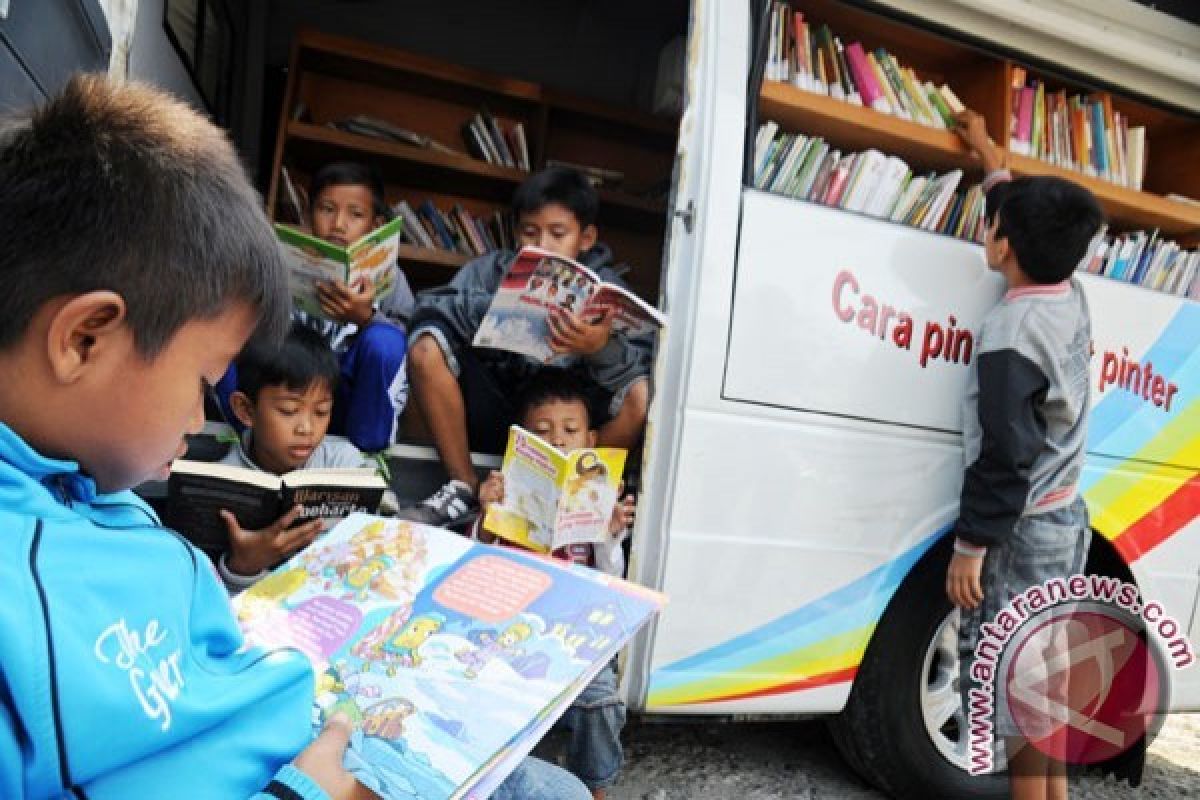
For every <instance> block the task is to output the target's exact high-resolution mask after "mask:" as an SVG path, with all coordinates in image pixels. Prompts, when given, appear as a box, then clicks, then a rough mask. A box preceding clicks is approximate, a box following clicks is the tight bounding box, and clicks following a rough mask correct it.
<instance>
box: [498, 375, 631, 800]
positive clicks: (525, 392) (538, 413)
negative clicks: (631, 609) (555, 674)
mask: <svg viewBox="0 0 1200 800" xmlns="http://www.w3.org/2000/svg"><path fill="white" fill-rule="evenodd" d="M516 404H517V408H518V409H519V411H518V413H519V416H518V420H519V421H520V424H521V426H522V427H523V428H525V429H527V430H530V431H533V432H534V433H536V434H537V435H538V436H540V437H542V438H543V439H545V440H546V441H548V442H550V443H551V444H553V445H554V446H555V447H557V448H558V449H559V450H561V451H564V452H570V451H572V450H578V449H580V448H586V447H594V446H595V445H596V440H597V432H596V430H595V429H594V428H593V426H592V422H591V416H590V414H589V412H588V398H587V396H586V394H585V393H584V391H583V387H582V385H581V384H580V382H579V380H578V379H577V378H575V377H574V376H572V375H571V374H569V373H567V372H564V371H562V370H556V369H547V370H543V371H542V372H540V373H539V374H538V375H536V376H535V377H534V378H532V379H531V380H530V381H529V382H528V383H527V384H526V385H525V386H524V387H523V388H522V390H521V393H520V395H519V396H518V398H517V403H516ZM479 502H480V504H481V506H482V507H483V510H484V511H485V512H486V511H487V509H488V507H489V506H491V505H493V504H498V503H503V502H504V476H503V475H502V474H501V473H499V472H492V473H491V474H490V475H488V478H487V480H486V481H484V482H483V484H482V485H481V486H480V487H479ZM634 513H635V507H634V500H633V497H632V496H626V497H625V498H624V499H622V500H621V501H620V502H618V503H617V504H616V506H615V507H614V508H613V512H612V520H611V522H610V524H609V528H608V531H609V536H608V537H607V538H606V539H605V540H604V541H601V542H597V543H579V544H573V545H569V546H568V547H566V548H564V549H563V550H560V551H556V552H555V555H556V556H559V557H561V558H566V559H568V560H571V561H574V562H576V563H580V564H584V565H586V566H589V567H593V568H595V569H599V570H600V571H602V572H606V573H608V574H610V575H615V576H617V577H621V576H622V574H623V573H624V571H625V555H624V551H623V550H622V542H623V540H624V538H625V536H626V534H627V532H628V530H629V526H630V525H631V524H632V523H633V519H634ZM481 519H482V517H481ZM475 535H476V537H477V538H479V540H480V541H484V542H495V541H498V540H497V539H496V537H494V536H493V535H492V534H490V533H489V532H488V531H487V530H485V529H483V527H482V525H481V523H480V522H477V523H476V525H475ZM562 724H564V725H566V726H567V727H569V728H570V730H571V736H570V741H569V744H568V747H567V768H568V769H569V770H571V772H573V773H575V775H577V776H578V777H579V779H580V780H582V781H583V782H584V784H585V785H586V786H587V787H588V789H590V790H591V792H592V797H594V798H596V799H597V800H603V798H604V796H605V793H606V791H607V789H608V787H610V786H612V785H613V784H615V783H616V781H617V776H618V775H619V774H620V771H621V765H622V763H623V762H624V755H623V753H622V751H621V740H620V735H621V728H623V727H624V725H625V704H624V703H622V702H621V699H620V697H619V696H618V695H617V672H616V665H615V663H610V664H609V665H608V666H607V667H605V668H604V669H603V670H601V672H600V673H599V674H597V675H596V678H595V679H594V680H593V681H592V682H591V684H589V685H588V687H587V688H586V689H584V690H583V692H582V694H580V695H579V697H578V698H577V699H576V700H575V702H574V703H573V704H572V705H571V708H570V709H569V710H568V711H567V713H566V714H565V715H564V716H563V719H562Z"/></svg>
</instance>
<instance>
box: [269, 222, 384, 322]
mask: <svg viewBox="0 0 1200 800" xmlns="http://www.w3.org/2000/svg"><path fill="white" fill-rule="evenodd" d="M403 227H404V220H403V219H401V218H400V217H396V218H395V219H393V220H392V221H391V222H388V223H387V224H385V225H381V226H380V227H378V228H376V229H375V230H373V231H371V232H370V233H368V234H367V235H366V236H364V237H362V238H361V239H359V240H358V241H357V242H355V243H353V244H351V245H350V246H349V247H338V246H337V245H336V244H331V243H330V242H327V241H325V240H324V239H318V238H317V237H316V236H313V235H312V234H309V233H305V232H304V231H300V230H296V229H295V228H292V227H289V226H287V225H278V224H277V225H276V226H275V233H276V235H277V236H278V237H279V241H280V242H282V243H283V247H284V250H285V251H286V252H287V253H288V256H289V260H288V265H289V266H290V267H291V270H290V273H289V276H288V284H289V286H290V288H291V290H292V301H293V302H294V303H295V305H296V307H297V308H299V309H300V310H302V311H304V312H305V313H307V314H310V315H312V316H315V317H322V318H323V317H324V316H325V313H324V312H323V311H321V304H320V302H319V301H318V300H317V288H316V284H317V283H318V282H319V281H333V280H340V281H343V282H344V283H346V284H351V283H353V282H354V281H356V280H358V279H359V278H369V279H370V280H371V283H372V284H373V285H374V287H375V297H376V299H378V298H380V297H382V296H384V295H386V294H387V293H388V292H390V291H391V290H392V284H393V281H394V272H393V270H392V267H393V266H395V264H396V255H397V254H398V253H399V252H400V232H401V229H402V228H403Z"/></svg>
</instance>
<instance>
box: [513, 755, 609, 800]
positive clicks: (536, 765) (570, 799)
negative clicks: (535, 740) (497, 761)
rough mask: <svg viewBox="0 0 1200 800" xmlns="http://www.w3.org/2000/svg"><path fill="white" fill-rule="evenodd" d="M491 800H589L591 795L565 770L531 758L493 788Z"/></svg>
mask: <svg viewBox="0 0 1200 800" xmlns="http://www.w3.org/2000/svg"><path fill="white" fill-rule="evenodd" d="M491 800H592V793H591V792H589V791H588V790H587V787H585V786H584V785H583V784H582V783H580V782H579V779H578V778H576V777H575V776H574V775H572V774H571V773H569V772H567V771H566V770H565V769H560V768H559V767H556V766H554V765H553V764H547V763H546V762H545V761H541V760H540V759H536V758H533V757H532V756H531V757H529V758H526V759H525V760H524V761H522V762H521V763H520V764H519V765H517V768H516V769H515V770H513V771H512V773H511V774H510V775H509V776H508V777H507V778H505V779H504V783H502V784H500V785H499V786H498V787H496V791H494V792H492V798H491Z"/></svg>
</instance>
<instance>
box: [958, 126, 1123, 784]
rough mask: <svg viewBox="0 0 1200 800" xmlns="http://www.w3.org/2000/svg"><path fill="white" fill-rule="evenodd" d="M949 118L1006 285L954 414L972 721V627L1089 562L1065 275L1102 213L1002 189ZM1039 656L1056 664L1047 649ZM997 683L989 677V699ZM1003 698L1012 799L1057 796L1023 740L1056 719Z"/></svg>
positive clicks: (996, 160) (992, 156) (1053, 764)
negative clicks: (979, 186)
mask: <svg viewBox="0 0 1200 800" xmlns="http://www.w3.org/2000/svg"><path fill="white" fill-rule="evenodd" d="M959 121H960V123H961V128H960V129H959V130H960V133H961V135H962V136H963V138H964V140H965V141H966V143H967V144H968V146H970V147H971V149H972V150H973V151H974V152H975V153H976V154H977V155H978V156H979V157H980V159H981V160H982V162H983V166H984V167H985V168H986V169H987V171H988V177H987V179H986V180H985V182H984V187H985V189H986V190H987V234H986V237H985V239H984V253H985V255H986V258H987V263H988V267H989V268H990V269H993V270H995V271H997V272H999V273H1000V274H1001V275H1002V276H1003V277H1004V280H1005V282H1006V283H1007V285H1008V291H1007V293H1006V294H1005V295H1004V298H1003V299H1002V300H1001V301H1000V302H999V303H998V304H997V305H996V306H995V307H994V308H993V309H992V310H991V311H989V312H988V314H987V316H986V317H985V318H984V320H983V325H982V327H981V329H980V333H979V344H978V350H977V352H978V354H979V356H978V358H977V359H976V360H975V362H974V363H973V364H972V365H971V375H970V383H969V385H968V387H967V395H966V398H965V401H964V413H963V438H964V451H965V457H966V458H965V461H966V470H965V472H964V475H963V485H962V500H961V504H960V506H961V507H960V509H959V515H958V521H957V522H956V523H955V524H954V530H953V534H954V555H953V557H952V559H951V561H950V566H949V568H948V570H947V573H946V593H947V595H948V596H949V598H950V601H951V602H952V603H953V604H954V605H956V606H958V607H959V608H960V609H962V625H961V628H960V631H959V653H960V658H961V664H962V681H961V685H962V696H963V707H964V709H965V710H966V712H967V715H968V716H970V707H971V703H970V702H968V697H969V693H970V689H971V687H973V686H977V684H976V679H975V677H974V676H973V672H974V670H973V666H974V660H975V648H976V645H977V644H978V642H979V638H980V635H981V633H980V631H981V628H982V626H983V625H985V624H992V623H994V622H995V617H996V615H997V614H998V613H1000V611H1001V610H1002V609H1004V608H1005V607H1006V606H1007V604H1008V603H1009V601H1010V600H1011V599H1012V598H1013V597H1016V596H1018V595H1019V594H1021V593H1022V592H1024V591H1026V590H1027V589H1029V588H1030V587H1031V586H1037V585H1040V584H1043V583H1045V582H1046V581H1049V580H1051V579H1054V578H1062V579H1065V578H1067V577H1069V576H1071V575H1075V574H1078V573H1080V572H1082V570H1083V569H1084V565H1085V563H1086V561H1087V553H1088V545H1089V543H1090V541H1091V528H1090V525H1089V522H1088V512H1087V506H1086V505H1085V504H1084V501H1083V498H1082V497H1081V496H1080V494H1079V479H1080V475H1081V473H1082V470H1083V461H1084V445H1085V443H1086V442H1087V430H1088V406H1089V400H1088V386H1089V379H1088V360H1089V357H1090V352H1091V319H1090V316H1089V313H1088V305H1087V299H1086V298H1085V297H1084V295H1083V290H1082V288H1081V287H1080V285H1079V284H1078V283H1077V282H1076V281H1075V280H1074V279H1073V278H1072V277H1071V276H1072V273H1073V272H1074V271H1075V267H1076V265H1077V264H1078V263H1079V261H1080V260H1081V259H1082V258H1083V256H1084V254H1085V253H1086V252H1087V248H1088V244H1089V243H1090V242H1091V240H1092V237H1093V236H1095V234H1096V232H1097V231H1098V230H1099V228H1100V225H1101V223H1102V222H1103V219H1104V218H1103V214H1102V213H1101V211H1100V207H1099V205H1098V204H1097V203H1096V199H1095V198H1094V197H1093V196H1092V194H1091V192H1089V191H1088V190H1087V189H1084V188H1082V187H1079V186H1077V185H1075V184H1073V183H1071V182H1069V181H1065V180H1062V179H1060V178H1051V177H1033V178H1022V179H1020V180H1015V181H1014V180H1011V176H1010V175H1009V174H1008V172H1007V170H1005V169H1004V168H1003V162H1002V156H1001V155H1000V153H999V151H998V150H997V148H996V147H995V145H993V144H992V143H991V140H989V139H988V135H987V130H986V129H985V127H984V123H983V119H982V117H980V116H979V115H978V114H976V113H974V112H964V113H963V114H960V115H959ZM1060 654H1061V652H1060ZM1045 657H1046V658H1048V659H1052V658H1053V657H1054V648H1053V647H1050V648H1047V653H1046V656H1045ZM1051 674H1053V672H1052V673H1051ZM1003 686H1004V682H1003V681H997V687H996V688H997V690H1001V689H1003ZM1061 688H1062V687H1060V685H1059V684H1058V683H1053V685H1051V686H1049V687H1048V688H1047V690H1046V691H1047V693H1055V695H1056V697H1058V700H1057V701H1056V702H1065V701H1064V700H1062V697H1061V696H1058V695H1057V693H1058V692H1059V690H1060V689H1061ZM1047 699H1049V698H1047ZM1002 700H1003V701H1007V702H1002ZM1011 703H1012V701H1011V699H1009V698H1008V697H1007V692H1003V693H1002V694H1001V696H1000V697H997V698H995V716H994V719H993V720H991V722H992V724H993V725H994V726H995V732H996V735H997V736H1003V737H1005V745H1006V749H1005V752H1006V753H1007V755H1008V767H1009V785H1010V787H1011V791H1012V797H1014V798H1016V800H1025V799H1026V798H1065V797H1066V796H1067V776H1066V767H1065V764H1064V761H1063V759H1062V758H1054V757H1051V756H1049V755H1047V754H1046V753H1045V752H1043V751H1042V750H1040V749H1039V748H1038V747H1037V746H1034V745H1033V744H1031V743H1030V741H1029V740H1028V739H1027V738H1026V737H1027V736H1028V735H1029V734H1030V733H1033V734H1034V735H1041V736H1047V737H1048V735H1049V733H1050V732H1052V731H1053V730H1055V729H1057V728H1058V727H1059V726H1060V724H1061V723H1060V721H1059V720H1058V719H1057V717H1056V715H1055V714H1054V713H1053V710H1052V709H1049V708H1044V709H1033V710H1032V713H1025V714H1023V717H1024V725H1018V724H1017V722H1016V721H1015V718H1014V714H1013V710H1012V707H1011ZM1030 708H1032V707H1030ZM1041 731H1045V733H1041ZM1064 755H1065V754H1064Z"/></svg>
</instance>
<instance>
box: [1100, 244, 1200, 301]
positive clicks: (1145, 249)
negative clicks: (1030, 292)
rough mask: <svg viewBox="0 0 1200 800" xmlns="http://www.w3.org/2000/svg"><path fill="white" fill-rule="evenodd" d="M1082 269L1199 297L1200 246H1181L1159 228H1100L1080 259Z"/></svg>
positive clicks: (1128, 281) (1192, 297)
mask: <svg viewBox="0 0 1200 800" xmlns="http://www.w3.org/2000/svg"><path fill="white" fill-rule="evenodd" d="M1079 269H1080V271H1082V272H1090V273H1092V274H1093V275H1104V276H1106V277H1109V278H1113V279H1115V280H1119V281H1125V282H1127V283H1134V284H1137V285H1139V286H1145V287H1146V288H1148V289H1155V290H1157V291H1160V292H1167V293H1168V294H1174V295H1178V296H1180V297H1190V298H1191V299H1193V300H1200V250H1184V249H1183V248H1181V247H1180V246H1179V245H1178V244H1177V243H1175V242H1172V241H1170V240H1167V239H1160V238H1159V237H1158V231H1157V230H1156V231H1153V232H1152V233H1149V234H1147V233H1146V232H1145V231H1137V232H1135V233H1124V234H1120V235H1116V236H1111V235H1108V233H1107V231H1102V232H1101V233H1100V235H1099V236H1097V237H1096V238H1095V239H1094V240H1093V241H1092V246H1091V248H1090V249H1089V250H1088V254H1087V256H1086V257H1084V259H1083V260H1082V261H1081V262H1079Z"/></svg>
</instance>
